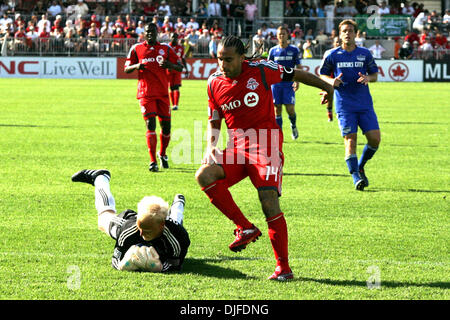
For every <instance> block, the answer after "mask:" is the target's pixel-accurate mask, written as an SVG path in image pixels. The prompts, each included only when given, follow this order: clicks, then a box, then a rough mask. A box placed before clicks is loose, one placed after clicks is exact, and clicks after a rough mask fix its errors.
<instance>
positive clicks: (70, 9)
mask: <svg viewBox="0 0 450 320" xmlns="http://www.w3.org/2000/svg"><path fill="white" fill-rule="evenodd" d="M76 7H77V5H76V3H75V2H74V1H71V2H69V5H68V6H67V8H66V10H65V12H66V17H67V19H69V20H72V21H75V19H76V18H77V13H76V11H75V9H76ZM74 36H75V34H73V35H72V37H74ZM72 44H73V41H72Z"/></svg>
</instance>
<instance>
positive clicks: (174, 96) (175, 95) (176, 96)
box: [172, 90, 180, 106]
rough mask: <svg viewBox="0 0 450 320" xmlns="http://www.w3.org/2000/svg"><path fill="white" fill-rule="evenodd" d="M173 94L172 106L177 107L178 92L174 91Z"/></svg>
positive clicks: (178, 100)
mask: <svg viewBox="0 0 450 320" xmlns="http://www.w3.org/2000/svg"><path fill="white" fill-rule="evenodd" d="M172 92H173V100H172V101H173V105H174V106H177V105H178V102H180V90H175V91H172Z"/></svg>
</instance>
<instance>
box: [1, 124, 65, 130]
mask: <svg viewBox="0 0 450 320" xmlns="http://www.w3.org/2000/svg"><path fill="white" fill-rule="evenodd" d="M0 127H16V128H63V129H67V128H71V126H41V125H37V124H5V123H0Z"/></svg>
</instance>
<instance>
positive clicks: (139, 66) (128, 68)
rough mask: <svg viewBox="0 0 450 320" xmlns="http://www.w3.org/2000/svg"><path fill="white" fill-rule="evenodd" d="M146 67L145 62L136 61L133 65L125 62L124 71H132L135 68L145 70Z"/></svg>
mask: <svg viewBox="0 0 450 320" xmlns="http://www.w3.org/2000/svg"><path fill="white" fill-rule="evenodd" d="M144 69H145V63H135V64H132V65H127V64H125V68H124V71H125V73H131V72H133V71H135V70H144Z"/></svg>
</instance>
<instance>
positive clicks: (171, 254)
mask: <svg viewBox="0 0 450 320" xmlns="http://www.w3.org/2000/svg"><path fill="white" fill-rule="evenodd" d="M110 179H111V174H110V172H109V171H108V170H103V169H102V170H81V171H78V172H77V173H75V174H74V175H73V176H72V181H73V182H84V183H90V184H92V185H93V186H94V187H95V207H96V209H97V212H98V228H99V229H100V230H101V231H103V232H104V233H106V234H107V235H109V236H111V237H112V238H113V239H114V240H116V246H115V248H114V254H113V257H112V266H113V267H114V268H116V269H118V270H126V271H149V272H166V271H178V270H181V266H182V264H183V261H184V257H185V256H186V253H187V250H188V247H189V244H190V240H189V235H188V233H187V231H186V230H185V229H184V228H183V212H184V204H185V199H184V196H183V195H181V194H177V195H176V196H175V199H174V201H173V203H172V205H171V207H170V210H169V205H168V204H167V202H165V201H164V200H163V199H161V198H159V197H156V196H150V197H144V198H143V199H142V200H141V201H140V202H139V203H138V207H137V213H136V212H135V211H133V210H130V209H128V210H125V211H123V212H122V213H120V214H119V215H116V205H115V200H114V197H113V195H112V193H111V190H110V187H109V180H110Z"/></svg>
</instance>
